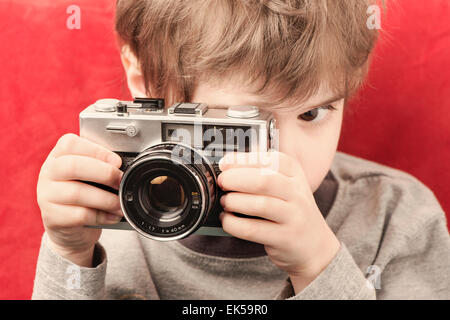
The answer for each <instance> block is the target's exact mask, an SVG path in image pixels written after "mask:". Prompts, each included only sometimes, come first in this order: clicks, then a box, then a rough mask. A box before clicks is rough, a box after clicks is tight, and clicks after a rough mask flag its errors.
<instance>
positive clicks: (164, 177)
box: [80, 98, 278, 241]
mask: <svg viewBox="0 0 450 320" xmlns="http://www.w3.org/2000/svg"><path fill="white" fill-rule="evenodd" d="M80 136H81V137H83V138H86V139H89V140H91V141H93V142H95V143H97V144H100V145H103V146H105V147H106V148H108V149H109V150H112V151H114V152H116V153H117V154H118V155H120V157H121V158H122V167H121V168H120V169H121V170H122V171H123V172H124V175H123V177H122V180H121V183H120V187H119V190H118V191H116V190H113V189H111V188H109V187H107V186H103V185H98V184H95V183H92V182H88V183H90V184H93V185H96V186H98V187H101V188H103V189H105V190H108V191H111V192H115V193H118V195H119V199H120V205H121V208H122V211H123V213H124V219H122V220H121V221H120V222H119V223H117V224H114V225H103V226H100V227H101V228H108V229H130V230H133V229H134V230H136V231H137V232H139V233H140V234H142V235H144V236H146V237H148V238H151V239H154V240H161V241H167V240H176V239H181V238H184V237H186V236H188V235H190V234H193V233H196V234H202V235H214V236H226V235H228V234H227V233H225V232H224V231H223V229H222V228H221V223H220V220H219V217H218V215H219V214H220V212H222V211H223V209H222V207H221V205H220V202H219V199H220V196H221V195H222V194H223V191H222V190H221V189H220V188H219V187H218V185H217V184H216V179H217V176H218V174H219V173H220V170H219V167H218V161H219V160H220V159H221V158H222V156H223V155H224V154H225V153H226V152H230V151H239V152H250V151H268V150H271V149H274V148H276V145H277V143H278V142H277V136H276V128H275V119H274V118H273V116H272V114H271V113H270V112H266V111H262V110H259V109H258V108H257V107H255V106H208V105H206V104H203V103H176V104H174V105H173V106H171V107H170V108H165V107H164V100H163V99H151V98H136V99H135V100H134V101H119V100H117V99H101V100H98V101H97V102H95V103H94V104H92V105H90V106H89V107H87V108H86V109H85V110H83V111H82V112H81V113H80Z"/></svg>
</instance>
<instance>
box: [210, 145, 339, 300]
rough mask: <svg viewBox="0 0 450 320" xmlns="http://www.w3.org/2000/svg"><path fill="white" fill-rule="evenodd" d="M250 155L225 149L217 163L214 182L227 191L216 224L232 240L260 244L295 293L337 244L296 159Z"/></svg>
mask: <svg viewBox="0 0 450 320" xmlns="http://www.w3.org/2000/svg"><path fill="white" fill-rule="evenodd" d="M255 159H256V154H255V153H231V154H227V155H226V156H225V157H223V158H222V160H221V161H220V162H219V166H220V169H221V170H222V173H221V174H220V175H219V177H218V184H219V186H220V187H221V188H222V189H223V190H225V191H233V192H228V193H227V194H226V195H224V196H222V198H221V199H220V203H221V205H222V206H223V208H224V212H223V213H222V214H221V216H220V219H221V221H222V227H223V229H224V230H225V231H226V232H227V233H229V234H231V235H233V236H235V237H237V238H241V239H244V240H248V241H252V242H257V243H261V244H263V245H264V247H265V250H266V252H267V255H268V256H269V258H270V259H271V261H272V262H273V263H274V264H275V265H276V266H277V267H278V268H280V269H281V270H284V271H286V272H287V273H288V275H289V277H290V278H291V282H292V284H293V287H294V290H295V292H296V294H297V293H298V292H300V291H301V290H302V289H303V288H305V287H306V286H307V285H308V284H309V283H310V282H311V281H313V280H314V279H315V278H316V277H317V276H318V275H319V273H320V272H321V271H322V270H323V269H324V268H325V267H326V266H327V265H328V264H329V263H330V261H331V260H332V259H333V257H334V256H335V255H336V253H337V252H338V250H339V247H340V243H339V240H338V239H337V238H336V236H335V235H334V233H333V232H332V231H331V229H330V228H329V226H328V225H327V223H326V222H325V219H324V218H323V216H322V214H321V212H320V210H319V208H318V207H317V205H316V202H315V200H314V197H313V194H312V191H311V188H310V186H309V184H308V181H307V179H306V177H305V174H304V172H303V168H302V167H301V165H300V163H298V162H297V161H296V160H295V159H293V158H291V157H289V156H287V155H286V154H283V153H281V152H272V151H271V152H266V153H262V154H258V156H257V160H255ZM275 166H276V167H275ZM268 167H269V168H272V170H270V169H268ZM273 168H275V169H276V170H273ZM269 170H270V171H269ZM269 172H271V173H269ZM230 212H239V213H242V214H246V215H249V216H257V217H261V218H264V219H265V220H261V219H252V218H241V217H237V216H235V215H233V214H232V213H230Z"/></svg>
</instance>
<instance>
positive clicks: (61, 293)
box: [32, 152, 450, 300]
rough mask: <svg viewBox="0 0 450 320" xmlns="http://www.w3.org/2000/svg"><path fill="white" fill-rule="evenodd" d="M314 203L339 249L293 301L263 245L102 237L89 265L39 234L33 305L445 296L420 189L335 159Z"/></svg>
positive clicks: (449, 261) (445, 244) (438, 236)
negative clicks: (50, 244) (74, 259)
mask: <svg viewBox="0 0 450 320" xmlns="http://www.w3.org/2000/svg"><path fill="white" fill-rule="evenodd" d="M314 197H315V199H316V202H317V205H318V207H319V209H320V210H321V212H322V214H323V215H324V216H325V217H326V221H327V223H328V225H329V226H330V227H331V229H332V230H333V232H334V233H335V234H336V236H337V238H338V239H339V240H340V242H341V248H340V250H339V252H338V253H337V255H336V256H335V257H334V259H333V260H332V261H331V262H330V264H329V265H328V266H327V267H326V268H325V269H324V270H323V271H322V272H321V273H320V274H319V276H318V277H317V278H316V279H315V280H314V281H312V282H311V283H310V284H309V285H308V286H307V287H306V288H305V289H304V290H303V291H302V292H300V293H298V294H297V295H295V293H294V291H293V288H292V284H291V283H290V281H289V278H288V275H287V274H286V273H285V272H284V271H281V270H279V269H278V268H277V267H276V266H275V265H274V264H273V263H272V262H271V261H270V259H269V258H268V256H267V255H266V253H265V251H264V247H263V246H262V245H259V244H256V243H251V242H248V241H244V240H240V239H237V238H232V237H210V236H199V235H192V236H190V237H187V238H185V239H182V240H179V241H172V242H159V241H154V240H150V239H147V238H144V237H142V236H140V235H138V233H137V232H135V231H118V230H103V233H102V236H101V238H100V241H99V243H98V244H97V245H96V248H95V253H94V256H95V260H96V261H97V263H96V266H95V267H94V268H84V267H78V266H76V265H74V264H72V263H71V262H69V261H68V260H66V259H64V258H62V257H60V256H58V255H57V254H55V253H54V252H52V251H51V250H50V249H49V247H48V246H47V244H46V241H47V236H46V234H45V233H44V235H43V237H42V244H41V248H40V252H39V258H38V263H37V268H36V277H35V282H34V290H33V295H32V299H252V300H253V299H450V236H449V233H448V230H447V225H446V219H445V214H444V212H443V210H442V208H441V206H440V205H439V203H438V201H437V200H436V198H435V196H434V194H433V193H432V192H431V191H430V190H429V189H428V188H427V187H426V186H424V185H423V184H422V183H421V182H419V181H418V180H417V179H415V178H414V177H412V176H411V175H409V174H407V173H404V172H401V171H399V170H395V169H392V168H388V167H385V166H382V165H380V164H377V163H374V162H371V161H367V160H364V159H360V158H357V157H354V156H350V155H347V154H344V153H341V152H338V153H337V154H336V157H335V159H334V162H333V164H332V167H331V169H330V172H329V173H328V175H327V177H326V179H324V181H323V183H322V184H321V186H320V187H319V189H318V190H317V191H316V192H315V193H314Z"/></svg>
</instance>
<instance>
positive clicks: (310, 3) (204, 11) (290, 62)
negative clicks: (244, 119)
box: [115, 0, 377, 104]
mask: <svg viewBox="0 0 450 320" xmlns="http://www.w3.org/2000/svg"><path fill="white" fill-rule="evenodd" d="M372 3H373V1H372V0H342V1H341V0H210V1H204V0H188V1H186V0H169V1H168V0H118V1H117V6H116V7H117V8H116V24H115V27H116V31H117V34H118V39H119V44H120V45H121V46H124V45H127V46H128V47H129V48H130V50H131V52H132V53H133V54H134V55H135V56H136V58H137V60H138V64H139V67H140V69H141V71H142V74H143V77H144V80H145V89H146V93H147V94H148V95H149V96H153V97H164V98H166V100H169V101H173V102H175V101H190V100H191V98H192V94H193V92H194V90H195V86H196V83H198V82H199V81H215V82H217V83H220V81H221V80H224V79H230V78H233V79H237V81H241V82H242V85H243V86H253V87H256V89H255V91H254V92H253V93H254V94H258V95H262V94H263V95H266V96H267V97H270V98H271V99H272V100H271V101H273V102H274V104H275V103H282V102H284V101H292V100H293V99H294V100H295V101H297V102H300V101H304V100H305V99H307V98H309V97H311V96H312V95H314V94H315V93H317V91H318V90H319V88H320V86H321V85H322V84H323V83H326V84H327V85H328V86H329V87H330V88H331V89H332V90H333V91H334V92H336V93H337V94H342V96H344V97H346V98H347V97H349V96H351V95H352V94H353V93H354V92H355V91H356V90H357V88H358V87H359V86H360V85H361V84H362V81H363V80H364V77H365V75H366V73H367V69H368V64H369V54H370V52H371V51H372V49H373V47H374V44H375V42H376V38H377V31H376V30H371V29H369V28H368V27H367V25H366V20H367V18H368V15H367V13H366V12H367V9H368V7H369V5H371V4H372ZM255 85H256V86H255Z"/></svg>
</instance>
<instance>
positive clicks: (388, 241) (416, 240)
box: [276, 186, 450, 300]
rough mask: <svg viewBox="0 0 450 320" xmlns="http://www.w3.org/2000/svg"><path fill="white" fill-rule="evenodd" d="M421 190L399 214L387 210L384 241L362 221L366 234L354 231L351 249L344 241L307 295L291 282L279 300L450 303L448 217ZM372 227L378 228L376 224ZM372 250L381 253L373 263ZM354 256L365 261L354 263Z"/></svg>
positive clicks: (407, 197)
mask: <svg viewBox="0 0 450 320" xmlns="http://www.w3.org/2000/svg"><path fill="white" fill-rule="evenodd" d="M419 187H420V186H419ZM420 188H421V189H420V190H419V191H417V192H415V193H414V194H411V193H407V192H402V193H400V192H399V193H398V194H399V195H401V197H402V198H403V199H400V200H396V201H395V202H392V203H395V205H391V206H390V207H391V208H394V210H386V211H392V213H391V214H389V215H386V216H384V217H383V222H384V226H383V228H380V230H381V233H380V234H379V237H371V234H373V233H372V232H371V229H370V227H367V226H363V222H362V220H359V221H360V225H359V228H360V229H362V230H365V231H366V232H365V234H359V235H360V236H359V237H356V235H355V232H352V237H355V239H353V241H350V240H352V239H351V238H349V237H347V241H350V242H351V243H353V245H352V246H351V249H350V247H349V246H348V243H347V242H346V245H344V243H343V241H342V239H341V249H340V251H339V252H338V254H337V255H336V256H335V257H334V259H333V260H332V261H331V262H330V264H329V265H328V266H327V267H326V268H325V269H324V270H323V271H322V273H320V274H319V276H318V277H317V278H316V279H314V281H312V282H311V283H310V284H309V285H308V286H307V287H306V288H305V289H304V290H303V291H302V292H300V293H298V294H297V295H295V294H294V291H293V288H292V285H291V284H290V282H289V281H287V282H286V284H285V287H284V289H283V290H282V292H281V293H280V294H279V295H278V296H277V297H276V298H277V299H292V300H294V299H374V298H377V299H383V300H386V299H387V300H389V299H408V300H413V299H450V235H449V232H448V229H447V222H446V217H445V214H444V212H443V210H442V208H441V207H440V206H439V204H438V202H437V200H436V199H435V197H434V196H433V195H432V194H431V192H430V191H429V190H427V189H424V188H423V187H420ZM360 216H361V215H360ZM366 222H367V221H366ZM371 224H373V225H376V222H375V220H373V221H372V222H371ZM371 224H370V223H368V222H367V225H371ZM351 228H352V230H354V228H355V227H354V224H352V227H351ZM339 236H340V237H344V236H343V235H342V233H339V235H338V238H339ZM374 239H379V240H374ZM374 244H376V246H375V245H374ZM371 246H373V247H371ZM372 248H373V249H372ZM370 251H374V252H375V253H374V256H373V258H370V260H369V258H368V257H369V256H370V255H369V254H368V252H370ZM351 252H352V253H353V255H354V257H360V259H359V260H354V259H353V258H352V254H351ZM366 278H367V279H366Z"/></svg>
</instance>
